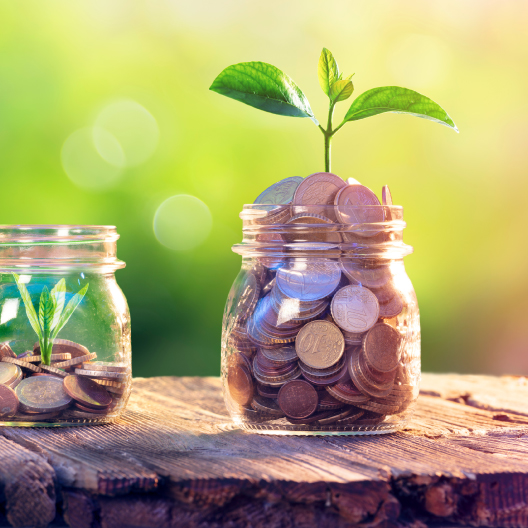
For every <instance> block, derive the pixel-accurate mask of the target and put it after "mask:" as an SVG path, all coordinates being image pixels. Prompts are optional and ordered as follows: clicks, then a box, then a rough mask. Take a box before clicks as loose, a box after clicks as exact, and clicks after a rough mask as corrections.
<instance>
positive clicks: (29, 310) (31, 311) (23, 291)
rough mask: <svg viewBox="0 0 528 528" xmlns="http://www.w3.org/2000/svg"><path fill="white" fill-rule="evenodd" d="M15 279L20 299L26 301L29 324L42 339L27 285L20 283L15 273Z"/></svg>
mask: <svg viewBox="0 0 528 528" xmlns="http://www.w3.org/2000/svg"><path fill="white" fill-rule="evenodd" d="M13 277H14V278H15V282H16V285H17V286H18V291H19V292H20V297H22V300H23V301H24V306H25V308H26V314H27V318H28V319H29V323H30V324H31V327H32V328H33V330H34V331H35V333H36V334H37V335H38V336H39V338H40V337H41V335H42V332H41V328H40V325H39V320H38V317H37V313H36V312H35V308H34V307H33V303H32V302H31V296H30V295H29V292H28V291H27V288H26V285H25V284H24V283H23V282H20V277H19V276H18V275H17V274H16V273H13Z"/></svg>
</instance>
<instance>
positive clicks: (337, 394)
mask: <svg viewBox="0 0 528 528" xmlns="http://www.w3.org/2000/svg"><path fill="white" fill-rule="evenodd" d="M326 390H327V391H328V393H329V394H330V395H331V396H333V397H334V398H335V399H336V400H339V401H342V402H343V403H348V404H353V405H356V404H357V403H361V402H367V401H369V400H370V396H367V395H365V394H363V393H362V392H360V391H359V390H358V388H357V387H356V386H355V385H354V383H352V381H351V380H350V379H347V380H345V381H341V382H339V383H337V384H336V385H333V386H329V387H326Z"/></svg>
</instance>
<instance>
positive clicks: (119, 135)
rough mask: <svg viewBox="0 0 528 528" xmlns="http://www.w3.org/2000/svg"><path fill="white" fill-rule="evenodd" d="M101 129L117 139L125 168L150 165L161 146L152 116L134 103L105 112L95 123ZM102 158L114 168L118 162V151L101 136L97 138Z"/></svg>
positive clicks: (125, 102)
mask: <svg viewBox="0 0 528 528" xmlns="http://www.w3.org/2000/svg"><path fill="white" fill-rule="evenodd" d="M95 126H96V127H97V128H98V129H103V130H106V131H107V132H109V133H110V134H111V135H112V136H114V137H115V138H116V139H117V141H118V143H119V145H120V146H121V148H122V150H123V153H124V157H125V164H126V166H127V167H134V166H136V165H139V164H141V163H144V162H145V161H147V160H148V159H149V158H150V157H151V156H152V154H153V153H154V151H155V150H156V147H157V146H158V140H159V128H158V123H157V122H156V119H154V117H153V116H152V114H151V113H150V112H149V111H148V110H147V109H146V108H144V107H143V106H141V105H140V104H139V103H136V101H132V100H122V101H117V102H115V103H112V104H110V105H108V106H107V107H106V108H104V109H103V110H102V112H101V113H100V114H99V116H98V117H97V119H96V121H95ZM94 141H95V146H96V148H97V150H98V152H99V154H100V155H101V156H102V157H103V158H104V159H105V160H106V161H107V162H108V163H111V164H114V162H115V159H116V153H115V151H114V150H113V149H112V148H111V147H110V148H109V145H108V144H107V143H105V142H104V141H101V137H100V136H99V134H95V135H94Z"/></svg>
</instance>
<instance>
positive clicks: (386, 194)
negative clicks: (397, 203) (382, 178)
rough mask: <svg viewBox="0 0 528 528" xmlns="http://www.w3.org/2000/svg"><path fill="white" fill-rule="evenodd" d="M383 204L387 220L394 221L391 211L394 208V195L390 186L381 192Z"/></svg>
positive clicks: (384, 187)
mask: <svg viewBox="0 0 528 528" xmlns="http://www.w3.org/2000/svg"><path fill="white" fill-rule="evenodd" d="M381 203H382V204H383V205H384V206H385V207H383V210H384V212H385V220H386V221H388V222H390V221H391V220H392V213H391V209H390V208H391V207H392V194H391V192H390V189H389V186H388V185H384V186H383V189H382V190H381Z"/></svg>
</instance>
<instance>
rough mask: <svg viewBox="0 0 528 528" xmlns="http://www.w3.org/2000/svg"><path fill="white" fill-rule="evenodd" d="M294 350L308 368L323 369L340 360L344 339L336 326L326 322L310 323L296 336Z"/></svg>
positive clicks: (343, 348)
mask: <svg viewBox="0 0 528 528" xmlns="http://www.w3.org/2000/svg"><path fill="white" fill-rule="evenodd" d="M295 350H296V351H297V355H298V356H299V358H300V359H301V361H302V362H303V363H305V364H306V365H308V366H309V367H313V368H316V369H325V368H329V367H331V366H332V365H335V364H336V363H337V362H338V361H339V360H340V359H341V356H342V355H343V352H344V350H345V339H344V338H343V334H342V333H341V331H340V330H339V328H338V327H337V326H336V325H334V324H332V323H330V322H328V321H312V322H311V323H308V324H306V325H304V326H303V328H302V329H301V331H300V332H299V333H298V334H297V338H296V339H295Z"/></svg>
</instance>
